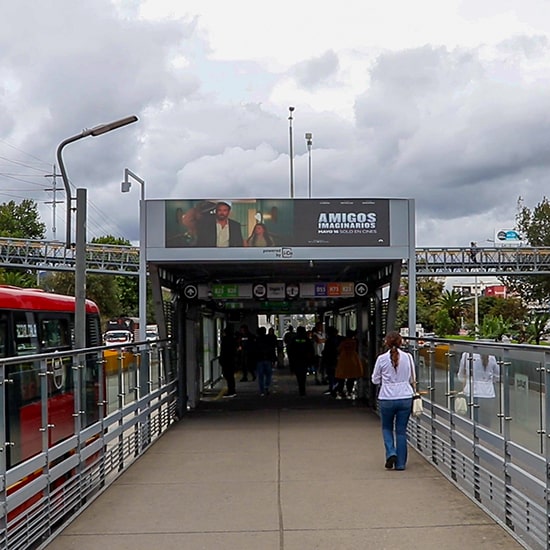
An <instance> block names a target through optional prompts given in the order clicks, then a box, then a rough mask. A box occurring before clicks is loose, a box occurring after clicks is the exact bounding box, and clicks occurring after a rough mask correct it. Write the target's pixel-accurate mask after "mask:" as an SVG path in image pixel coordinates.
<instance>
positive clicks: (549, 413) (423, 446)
mask: <svg viewBox="0 0 550 550" xmlns="http://www.w3.org/2000/svg"><path fill="white" fill-rule="evenodd" d="M409 344H410V350H411V351H412V352H413V353H414V355H415V358H416V360H417V365H418V382H419V384H420V392H421V393H422V394H423V400H424V413H423V415H422V416H421V417H420V418H418V419H414V418H411V421H410V423H409V438H410V443H411V445H413V446H414V447H415V448H416V449H417V450H418V451H419V452H420V453H421V454H422V455H423V456H425V458H426V459H427V460H429V461H430V462H431V463H432V464H433V465H434V466H435V467H436V468H437V469H438V470H439V471H440V472H441V473H442V474H443V475H445V477H447V478H448V479H449V480H450V481H451V482H453V483H454V484H455V485H456V486H457V487H458V488H460V489H461V490H462V491H463V492H464V493H465V494H466V495H467V496H469V497H470V498H471V499H472V500H474V501H475V502H476V503H477V504H479V506H481V507H482V508H483V509H484V510H485V511H486V512H487V513H489V515H491V516H492V517H493V518H494V519H495V520H496V521H498V522H499V523H500V524H501V525H503V526H504V527H505V528H506V529H507V530H508V531H509V532H510V533H512V534H513V535H514V537H515V538H516V539H517V540H518V541H519V542H520V543H521V544H523V545H524V546H525V547H526V548H530V549H539V548H540V549H546V548H550V520H549V517H550V497H549V488H550V481H549V480H550V462H549V453H550V450H549V441H548V439H549V437H550V434H548V433H547V429H548V426H549V419H550V399H549V396H548V393H547V390H546V388H547V387H548V384H549V383H550V348H547V347H545V346H530V345H519V344H517V345H516V344H501V343H489V342H466V341H454V340H443V339H430V340H429V341H424V342H422V341H420V340H419V339H409ZM462 397H464V398H465V401H466V407H465V408H466V410H465V411H464V410H462V411H461V412H457V410H459V408H458V407H456V406H455V405H456V403H457V401H458V399H459V398H462ZM462 402H463V403H464V400H462ZM455 409H456V410H455Z"/></svg>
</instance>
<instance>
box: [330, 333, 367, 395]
mask: <svg viewBox="0 0 550 550" xmlns="http://www.w3.org/2000/svg"><path fill="white" fill-rule="evenodd" d="M362 376H363V363H362V362H361V357H359V353H358V343H357V331H355V330H348V331H346V337H345V338H344V339H343V340H342V341H341V342H340V345H339V346H338V362H337V363H336V380H337V384H336V393H337V395H336V399H343V398H344V397H345V398H347V399H353V389H354V387H355V382H356V380H358V379H359V378H361V377H362ZM344 384H345V386H346V390H347V392H344Z"/></svg>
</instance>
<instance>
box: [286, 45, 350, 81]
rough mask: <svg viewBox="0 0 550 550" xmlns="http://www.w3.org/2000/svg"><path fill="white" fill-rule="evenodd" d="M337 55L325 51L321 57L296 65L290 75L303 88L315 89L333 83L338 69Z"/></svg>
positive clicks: (330, 51) (331, 51)
mask: <svg viewBox="0 0 550 550" xmlns="http://www.w3.org/2000/svg"><path fill="white" fill-rule="evenodd" d="M339 65H340V64H339V61H338V55H337V54H336V53H335V52H334V51H333V50H327V51H326V52H325V53H324V54H323V55H320V56H319V57H315V58H313V59H308V60H307V61H302V62H300V63H297V64H296V65H295V66H294V67H293V69H292V70H291V74H292V75H293V76H294V78H295V79H296V81H297V83H298V84H299V85H300V86H301V87H303V88H308V89H309V88H313V89H315V88H317V87H319V86H323V85H327V84H330V83H333V81H332V79H333V78H334V77H335V76H336V74H337V72H338V69H339Z"/></svg>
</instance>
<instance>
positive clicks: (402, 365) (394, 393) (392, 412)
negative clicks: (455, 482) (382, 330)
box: [371, 332, 416, 470]
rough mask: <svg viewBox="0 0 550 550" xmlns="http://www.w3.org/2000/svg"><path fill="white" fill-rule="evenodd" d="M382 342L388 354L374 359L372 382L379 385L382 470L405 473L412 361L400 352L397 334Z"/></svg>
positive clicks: (388, 335)
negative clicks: (382, 447) (383, 464)
mask: <svg viewBox="0 0 550 550" xmlns="http://www.w3.org/2000/svg"><path fill="white" fill-rule="evenodd" d="M384 343H385V344H386V347H387V348H388V351H386V352H385V353H382V354H380V355H379V356H378V358H377V359H376V363H375V364H374V370H373V373H372V377H371V379H372V383H373V384H377V385H380V391H379V393H378V407H379V410H380V417H381V419H382V437H383V439H384V447H385V450H386V464H385V467H386V468H387V469H389V470H390V469H392V468H395V469H396V470H404V469H405V467H406V465H407V424H408V422H409V418H410V416H411V408H412V401H413V395H414V394H415V387H416V377H415V372H414V361H413V358H412V356H411V355H410V354H409V353H406V352H404V351H403V350H401V349H400V348H401V345H402V343H403V339H402V338H401V335H400V334H399V333H398V332H390V333H388V334H387V335H386V338H385V340H384ZM413 386H415V387H413Z"/></svg>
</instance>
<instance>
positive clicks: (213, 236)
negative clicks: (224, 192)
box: [196, 200, 244, 247]
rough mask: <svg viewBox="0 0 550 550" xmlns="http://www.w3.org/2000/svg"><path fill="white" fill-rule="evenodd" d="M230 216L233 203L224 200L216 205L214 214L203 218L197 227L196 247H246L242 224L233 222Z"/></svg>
mask: <svg viewBox="0 0 550 550" xmlns="http://www.w3.org/2000/svg"><path fill="white" fill-rule="evenodd" d="M230 214H231V201H227V200H223V201H218V202H217V203H216V208H215V213H214V214H205V215H204V216H202V217H201V219H200V222H199V223H198V225H197V230H198V234H197V241H196V246H199V247H211V246H217V247H228V246H244V243H243V235H242V232H241V224H240V223H239V222H237V221H236V220H232V219H231V218H230V217H229V216H230Z"/></svg>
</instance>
